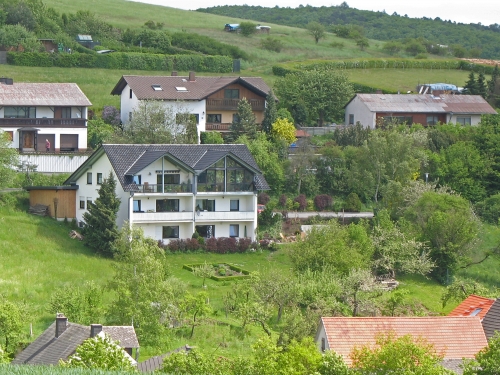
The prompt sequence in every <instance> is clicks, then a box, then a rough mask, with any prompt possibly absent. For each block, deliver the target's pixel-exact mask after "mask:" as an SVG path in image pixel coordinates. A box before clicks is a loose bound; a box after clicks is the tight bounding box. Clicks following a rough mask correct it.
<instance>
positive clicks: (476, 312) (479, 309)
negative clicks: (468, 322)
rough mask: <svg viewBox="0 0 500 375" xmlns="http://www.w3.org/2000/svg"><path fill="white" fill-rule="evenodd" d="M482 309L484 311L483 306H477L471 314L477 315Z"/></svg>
mask: <svg viewBox="0 0 500 375" xmlns="http://www.w3.org/2000/svg"><path fill="white" fill-rule="evenodd" d="M481 311H483V309H482V308H477V309H475V310H474V311H473V312H472V313H471V314H470V315H469V316H476V315H477V314H479V313H480V312H481Z"/></svg>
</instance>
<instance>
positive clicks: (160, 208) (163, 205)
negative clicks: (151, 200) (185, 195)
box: [156, 199, 179, 212]
mask: <svg viewBox="0 0 500 375" xmlns="http://www.w3.org/2000/svg"><path fill="white" fill-rule="evenodd" d="M156 212H179V200H178V199H157V200H156Z"/></svg>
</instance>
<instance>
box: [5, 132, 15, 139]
mask: <svg viewBox="0 0 500 375" xmlns="http://www.w3.org/2000/svg"><path fill="white" fill-rule="evenodd" d="M6 133H7V139H8V140H9V141H13V140H14V132H10V131H6Z"/></svg>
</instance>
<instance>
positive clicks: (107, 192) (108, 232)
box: [83, 172, 120, 256]
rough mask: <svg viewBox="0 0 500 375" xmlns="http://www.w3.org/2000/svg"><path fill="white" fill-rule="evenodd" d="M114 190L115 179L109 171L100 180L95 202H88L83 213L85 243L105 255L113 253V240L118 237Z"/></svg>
mask: <svg viewBox="0 0 500 375" xmlns="http://www.w3.org/2000/svg"><path fill="white" fill-rule="evenodd" d="M115 190H116V180H115V178H114V176H113V173H112V172H110V173H109V176H108V178H106V179H104V181H103V182H102V185H101V188H100V189H99V196H98V197H97V199H96V200H95V202H93V203H92V202H91V203H89V204H88V208H87V210H88V211H87V212H85V213H84V214H83V220H84V221H85V226H84V230H83V234H84V243H85V245H87V246H88V247H90V248H92V249H93V250H95V251H96V252H97V253H100V254H102V255H105V256H112V255H113V253H114V242H115V240H116V239H117V238H118V228H117V226H116V217H117V213H118V209H119V208H120V198H118V197H117V196H116V193H115Z"/></svg>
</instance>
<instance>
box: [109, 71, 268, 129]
mask: <svg viewBox="0 0 500 375" xmlns="http://www.w3.org/2000/svg"><path fill="white" fill-rule="evenodd" d="M176 74H177V73H176V72H173V73H172V75H171V76H122V78H121V79H120V80H119V81H118V83H117V84H116V86H115V88H114V89H113V91H112V92H111V94H112V95H120V116H121V121H122V123H123V124H124V125H125V126H126V125H127V124H128V123H129V122H130V120H131V119H132V115H133V112H134V110H135V109H136V108H137V106H138V103H139V102H140V101H141V100H159V101H163V102H164V103H165V105H166V106H169V107H170V108H171V109H172V110H173V111H174V112H176V113H179V112H182V113H190V114H193V115H194V116H195V118H196V122H197V126H198V134H199V133H200V132H202V131H209V130H215V131H220V132H227V131H229V127H230V125H231V123H232V122H233V116H234V115H235V114H236V112H237V110H238V103H239V101H240V100H241V99H243V98H246V99H247V100H248V101H249V102H250V104H251V106H252V109H253V112H254V114H255V117H256V120H257V123H261V122H262V120H263V118H264V111H265V108H266V96H267V95H268V93H269V91H270V88H269V86H267V84H266V83H265V82H264V81H263V80H262V78H259V77H197V76H196V75H195V73H194V72H190V73H189V76H188V77H181V76H177V75H176Z"/></svg>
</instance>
